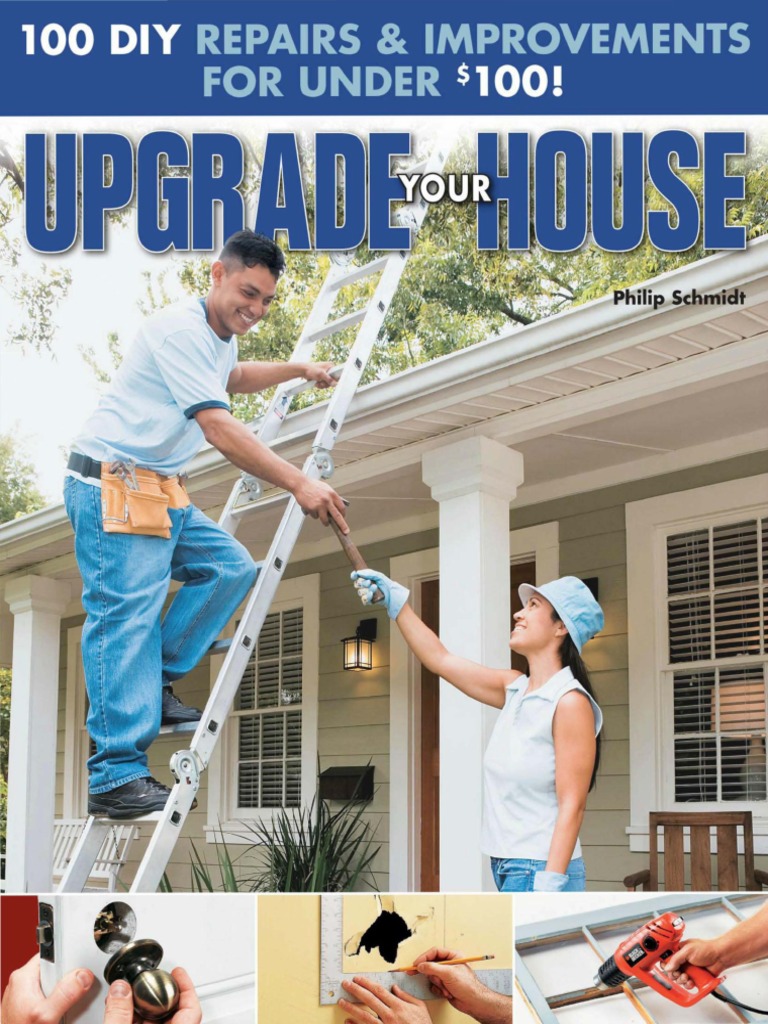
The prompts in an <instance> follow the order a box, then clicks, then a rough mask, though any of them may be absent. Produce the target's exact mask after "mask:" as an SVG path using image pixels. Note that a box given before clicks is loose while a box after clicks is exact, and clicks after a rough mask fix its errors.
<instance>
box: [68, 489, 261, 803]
mask: <svg viewBox="0 0 768 1024" xmlns="http://www.w3.org/2000/svg"><path fill="white" fill-rule="evenodd" d="M64 505H65V508H66V510H67V515H68V516H69V518H70V521H71V523H72V526H73V527H74V530H75V556H76V558H77V564H78V567H79V569H80V575H81V576H82V579H83V608H84V609H85V612H86V616H87V618H86V621H85V625H84V626H83V636H82V653H83V667H84V669H85V685H86V689H87V691H88V701H89V711H88V723H87V724H88V732H89V733H90V735H91V738H92V739H93V741H94V743H95V744H96V753H95V754H94V755H93V756H92V757H91V758H89V760H88V770H89V772H90V784H89V789H90V791H91V792H92V793H103V792H105V791H106V790H109V789H114V788H115V787H116V786H122V785H123V784H124V783H126V782H131V781H132V780H133V779H139V778H142V777H143V776H146V775H149V768H148V767H147V748H148V747H149V745H150V744H151V743H152V741H153V740H154V739H155V737H156V736H157V734H158V731H159V729H160V717H161V702H162V687H163V685H169V684H170V683H171V682H173V680H175V679H179V678H180V677H181V676H183V675H185V674H186V673H187V672H189V671H191V670H192V669H193V668H194V667H195V665H196V664H197V663H198V662H199V661H200V659H201V658H202V657H203V656H204V654H205V653H206V651H207V650H208V648H209V647H210V645H211V644H212V643H213V641H214V640H215V639H216V637H217V636H218V635H219V633H221V631H222V629H223V628H224V626H225V625H226V624H227V622H228V621H229V619H230V618H231V616H232V615H233V613H234V611H235V609H236V608H237V606H238V605H239V604H240V602H241V601H242V599H243V598H244V597H245V595H246V594H247V593H248V590H249V589H250V588H251V586H252V585H253V583H254V581H255V579H256V575H257V571H258V570H257V566H256V565H255V563H254V561H253V559H252V558H251V556H250V555H249V554H248V552H247V551H246V549H245V548H244V547H243V545H242V544H240V543H239V542H238V541H236V540H235V539H234V537H232V536H230V534H228V533H226V532H225V531H224V530H222V529H221V528H220V527H219V526H217V525H216V523H214V522H213V521H212V520H211V519H209V518H208V516H206V515H204V514H203V513H202V512H201V511H200V510H199V509H198V508H195V506H194V505H188V506H187V507H186V508H182V509H169V513H168V514H169V515H170V517H171V522H172V528H171V538H170V540H165V539H163V538H162V537H142V536H136V535H132V534H124V533H105V532H104V530H103V528H102V524H101V488H99V487H94V486H92V485H91V484H86V483H83V482H82V481H81V480H76V479H75V478H74V477H66V480H65V484H64ZM171 580H177V581H179V582H181V583H183V584H184V586H183V587H182V588H181V589H180V590H179V591H178V593H177V594H176V596H175V597H174V598H173V601H172V602H171V604H170V607H169V608H168V611H167V612H166V614H165V616H164V617H163V618H162V623H161V615H162V609H163V604H164V602H165V599H166V597H167V595H168V587H169V584H170V582H171Z"/></svg>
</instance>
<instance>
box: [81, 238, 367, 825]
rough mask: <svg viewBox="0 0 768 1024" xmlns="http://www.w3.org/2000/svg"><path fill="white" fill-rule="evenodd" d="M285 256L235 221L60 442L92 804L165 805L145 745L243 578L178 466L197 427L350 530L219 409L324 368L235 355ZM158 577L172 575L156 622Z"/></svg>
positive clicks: (97, 810) (318, 493)
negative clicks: (205, 279)
mask: <svg viewBox="0 0 768 1024" xmlns="http://www.w3.org/2000/svg"><path fill="white" fill-rule="evenodd" d="M284 268H285V260H284V257H283V254H282V252H281V250H280V249H279V248H278V246H276V245H275V244H274V243H273V242H272V241H271V240H269V239H268V238H265V237H264V236H262V235H257V234H255V233H254V232H253V231H250V230H244V231H240V232H238V233H237V234H235V235H232V236H231V238H229V239H228V240H227V242H226V244H225V246H224V248H223V250H222V253H221V256H220V258H219V259H218V260H217V261H216V262H215V263H214V264H213V266H212V268H211V288H210V291H209V292H208V295H207V296H206V298H205V299H199V300H196V299H193V300H189V301H187V302H184V303H180V304H178V305H176V306H171V307H168V308H166V309H163V310H160V311H159V312H158V313H156V314H155V315H154V316H152V317H150V318H149V319H148V320H147V321H146V323H145V324H144V325H143V327H142V328H141V330H140V331H139V333H138V335H137V338H136V340H135V342H134V344H133V346H132V348H131V350H130V351H129V353H128V354H127V356H126V358H125V360H124V361H123V364H122V366H121V367H120V370H119V371H118V373H117V374H116V376H115V378H114V380H113V382H112V386H111V388H110V390H109V392H108V393H107V394H106V395H105V396H104V397H103V398H102V399H101V401H100V403H99V406H98V408H97V409H96V411H95V412H94V413H93V415H92V416H91V417H90V418H89V419H88V421H87V422H86V424H85V426H84V427H83V429H82V431H81V433H80V435H79V436H78V438H77V439H76V441H75V443H74V445H73V451H72V454H71V455H70V458H69V462H68V467H67V478H66V481H65V489H64V501H65V506H66V509H67V514H68V516H69V518H70V521H71V522H72V525H73V527H74V530H75V554H76V557H77V563H78V566H79V569H80V573H81V576H82V579H83V607H84V609H85V611H86V613H87V619H86V623H85V626H84V627H83V635H82V654H83V663H84V668H85V680H86V688H87V691H88V699H89V712H88V731H89V733H90V735H91V738H92V739H93V741H94V743H95V745H96V751H95V753H94V754H93V756H92V757H91V758H89V761H88V769H89V772H90V783H89V799H88V812H89V814H91V815H97V816H108V817H110V818H135V817H140V816H142V815H145V814H149V813H151V812H153V811H159V810H161V809H162V808H163V807H164V806H165V803H166V800H167V798H168V795H169V793H170V790H169V788H168V787H167V786H164V785H163V784H162V783H160V782H158V781H157V780H156V779H154V778H152V776H151V775H150V772H149V768H148V766H147V754H146V751H147V748H148V747H149V745H150V744H151V743H152V741H153V740H154V739H155V737H156V736H157V734H158V731H159V729H160V726H161V725H179V724H182V723H185V722H193V723H194V722H196V721H197V720H198V719H199V718H200V715H201V712H200V711H199V710H197V709H196V708H190V707H187V706H185V705H184V704H183V703H182V702H181V701H180V700H179V699H178V697H177V696H176V695H175V694H174V692H173V689H172V683H173V682H174V681H175V680H177V679H179V678H181V677H182V676H184V675H186V673H188V672H190V671H191V670H192V669H193V668H194V667H195V665H196V664H197V663H198V661H199V660H200V659H201V658H202V657H203V655H204V654H205V653H206V651H207V650H208V649H209V647H210V645H211V643H212V642H213V641H214V640H215V639H216V637H217V636H218V635H219V633H220V632H221V630H222V629H223V628H224V626H225V625H226V623H227V622H228V621H229V619H230V618H231V616H232V614H233V613H234V611H235V609H236V608H237V606H238V605H239V604H240V602H241V601H242V600H243V598H244V597H245V595H246V594H247V592H248V591H249V589H250V588H251V587H252V586H253V583H254V581H255V579H256V575H257V568H256V566H255V565H254V562H253V560H252V559H251V557H250V555H249V554H248V552H247V551H246V549H245V548H244V547H243V546H242V545H241V544H240V543H239V542H238V541H236V540H235V538H234V537H233V536H231V535H230V534H229V533H228V532H226V531H225V530H223V529H222V528H221V527H220V526H218V525H217V524H216V523H214V522H213V521H212V520H210V519H209V518H208V517H207V516H206V515H204V514H203V513H202V512H201V511H200V510H199V509H197V508H195V506H194V505H192V504H190V501H189V497H188V496H187V493H186V490H185V488H184V479H183V473H184V469H185V466H186V465H187V464H188V463H189V461H190V460H191V459H192V458H193V457H194V456H195V455H196V454H197V452H198V451H199V450H200V447H201V446H202V443H203V440H206V441H208V442H209V443H210V444H211V445H212V446H213V447H215V448H217V449H218V450H219V451H220V452H221V453H222V454H223V455H224V456H225V457H226V458H227V459H229V461H230V462H232V463H234V465H236V466H237V467H238V468H240V469H242V470H244V471H245V472H246V473H248V474H251V475H253V476H255V477H259V478H260V479H263V480H267V481H269V482H270V483H272V484H275V485H277V486H278V487H281V488H284V489H285V490H286V491H289V492H291V493H292V494H293V495H294V497H295V498H296V500H297V502H298V503H299V505H300V506H301V507H302V509H303V510H304V511H305V512H307V513H308V514H309V515H312V516H314V517H319V518H320V519H321V520H322V521H323V522H324V523H327V522H328V521H329V519H333V520H334V521H335V522H336V524H337V525H338V526H339V527H340V529H341V530H342V532H343V533H347V532H348V527H347V525H346V522H345V520H344V504H343V502H342V499H341V498H340V497H339V495H338V494H336V492H335V491H334V490H333V489H332V488H331V487H330V486H329V485H328V484H326V483H324V482H323V481H322V480H313V479H310V478H309V477H308V476H307V475H306V474H305V473H302V472H301V471H300V470H298V469H296V468H295V467H294V466H292V465H290V464H289V463H287V462H286V461H285V460H283V459H281V458H280V457H279V456H277V455H275V454H274V453H273V452H272V451H271V450H270V449H269V448H268V447H267V446H266V445H265V444H263V443H262V442H261V441H259V440H258V439H257V438H256V437H254V435H253V434H252V433H251V431H250V430H249V429H248V428H247V427H246V426H245V425H244V424H242V423H240V422H238V421H237V420H236V419H235V418H234V417H233V416H232V414H231V412H230V405H229V399H228V394H230V393H233V392H234V393H253V392H255V391H261V390H263V389H265V388H269V387H272V386H273V385H276V384H280V383H282V382H284V381H288V380H292V379H294V378H297V377H303V378H305V379H306V380H307V381H312V382H314V384H315V385H316V386H317V387H320V388H326V387H330V386H332V385H334V384H335V383H336V380H335V379H334V377H332V376H331V375H330V374H329V372H328V371H329V369H330V366H331V364H330V363H238V361H237V341H236V336H237V335H241V334H245V333H246V332H247V331H249V330H251V328H252V327H254V326H255V325H256V324H257V323H258V322H259V320H261V319H262V317H264V316H265V315H266V313H267V312H268V310H269V306H270V303H271V302H272V299H273V298H274V295H275V290H276V286H277V282H278V279H279V277H280V275H281V273H282V272H283V270H284ZM171 579H173V580H176V581H178V582H181V583H182V584H183V586H182V588H181V590H180V591H179V592H178V593H177V594H176V596H175V597H174V599H173V602H172V603H171V605H170V607H169V609H168V611H167V613H166V615H165V617H164V618H163V620H162V625H161V613H162V607H163V603H164V601H165V598H166V596H167V592H168V585H169V582H170V580H171Z"/></svg>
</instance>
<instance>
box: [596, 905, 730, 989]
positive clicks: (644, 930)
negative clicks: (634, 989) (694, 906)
mask: <svg viewBox="0 0 768 1024" xmlns="http://www.w3.org/2000/svg"><path fill="white" fill-rule="evenodd" d="M684 931H685V922H684V921H683V919H682V917H680V915H679V914H675V913H672V912H668V913H666V914H662V915H661V917H656V918H654V920H653V921H649V922H648V924H644V925H643V926H642V927H641V928H638V929H637V931H635V932H633V933H632V934H631V935H630V936H629V938H628V939H625V940H624V942H622V944H621V945H620V946H619V948H618V949H617V950H616V952H615V953H614V954H613V956H611V957H608V959H607V960H606V961H605V963H603V964H601V965H600V969H599V970H598V972H597V974H596V976H595V985H596V986H597V987H598V988H601V989H608V988H616V987H618V986H619V985H623V984H624V982H625V981H628V980H629V978H630V977H635V978H640V980H641V981H643V982H644V983H645V984H646V985H649V986H650V987H651V988H652V989H655V990H656V992H658V993H659V994H660V995H662V996H666V998H667V999H671V1000H672V1002H673V1003H677V1005H678V1006H693V1005H694V1003H698V1001H699V1000H700V999H703V998H704V996H706V995H709V993H710V992H712V991H713V990H714V989H715V988H717V986H718V985H719V984H720V983H721V982H723V981H725V975H720V976H716V975H714V974H712V972H711V971H708V970H707V969H706V967H696V966H694V965H693V964H686V965H685V973H686V974H687V975H688V977H689V978H690V979H691V980H692V981H693V983H694V984H695V986H696V988H695V989H693V990H691V989H687V988H685V986H683V985H681V984H680V983H679V982H678V981H675V980H674V978H672V976H671V975H669V974H667V973H666V972H665V971H663V970H662V969H661V968H660V966H659V964H660V963H661V962H663V961H664V960H668V959H669V957H671V956H672V954H673V953H676V952H677V951H678V949H679V948H680V940H681V939H682V937H683V932H684Z"/></svg>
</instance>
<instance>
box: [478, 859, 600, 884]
mask: <svg viewBox="0 0 768 1024" xmlns="http://www.w3.org/2000/svg"><path fill="white" fill-rule="evenodd" d="M546 867H547V862H546V861H545V860H521V859H520V858H516V857H512V858H506V859H505V858H502V857H491V870H492V871H493V877H494V880H495V882H496V888H497V889H498V890H499V892H533V880H534V877H535V875H536V872H537V871H544V870H545V869H546ZM567 874H568V881H567V882H566V884H565V886H564V887H563V888H562V889H560V890H559V891H560V892H584V890H585V889H586V885H587V874H586V870H585V868H584V861H583V860H582V859H581V857H576V858H575V859H574V860H572V861H571V863H570V864H569V865H568V872H567Z"/></svg>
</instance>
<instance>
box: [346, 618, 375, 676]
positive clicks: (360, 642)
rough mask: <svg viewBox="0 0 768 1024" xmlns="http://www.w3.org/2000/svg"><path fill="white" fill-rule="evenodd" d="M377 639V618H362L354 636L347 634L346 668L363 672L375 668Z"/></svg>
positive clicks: (350, 670) (349, 670)
mask: <svg viewBox="0 0 768 1024" xmlns="http://www.w3.org/2000/svg"><path fill="white" fill-rule="evenodd" d="M375 639H376V619H361V620H360V623H359V624H358V627H357V629H356V630H355V635H354V636H347V637H345V638H344V639H343V640H342V641H341V642H342V644H343V645H344V669H345V671H348V672H362V671H364V670H366V669H371V668H373V642H374V640H375Z"/></svg>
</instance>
